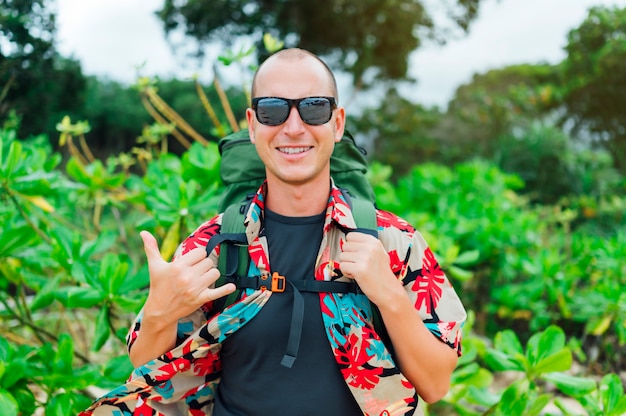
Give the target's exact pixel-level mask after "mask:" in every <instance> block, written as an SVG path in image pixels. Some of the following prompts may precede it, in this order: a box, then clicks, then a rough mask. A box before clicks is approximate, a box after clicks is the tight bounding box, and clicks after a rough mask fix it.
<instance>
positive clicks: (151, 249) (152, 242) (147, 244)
mask: <svg viewBox="0 0 626 416" xmlns="http://www.w3.org/2000/svg"><path fill="white" fill-rule="evenodd" d="M139 236H140V237H141V240H142V241H143V248H144V251H145V252H146V258H147V260H148V265H150V264H151V263H152V264H155V263H157V262H165V260H164V259H163V256H161V251H160V250H159V245H158V243H157V240H156V238H154V236H153V235H152V234H150V232H148V231H141V232H140V233H139Z"/></svg>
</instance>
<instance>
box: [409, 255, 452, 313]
mask: <svg viewBox="0 0 626 416" xmlns="http://www.w3.org/2000/svg"><path fill="white" fill-rule="evenodd" d="M444 281H445V275H444V273H443V271H442V270H441V267H439V263H437V260H436V259H435V255H434V254H433V252H432V251H430V248H427V249H426V250H424V256H423V260H422V274H421V276H418V277H417V279H415V281H414V282H413V287H412V289H413V291H415V292H416V293H417V299H416V300H415V307H416V308H417V309H422V307H423V306H425V307H426V313H428V314H432V308H433V307H437V304H438V303H439V299H441V293H442V289H441V286H442V285H443V282H444Z"/></svg>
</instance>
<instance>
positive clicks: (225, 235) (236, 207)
mask: <svg viewBox="0 0 626 416" xmlns="http://www.w3.org/2000/svg"><path fill="white" fill-rule="evenodd" d="M248 206H249V202H244V203H241V204H231V205H229V206H228V207H227V208H226V210H225V211H224V213H223V214H222V227H221V230H220V234H218V235H216V236H214V237H213V238H212V240H213V239H215V238H216V237H217V239H216V241H215V242H214V243H213V244H214V245H217V244H219V245H220V257H219V259H218V262H217V268H218V270H219V271H220V277H219V278H218V279H217V281H216V282H215V287H219V286H222V285H223V284H224V283H226V281H231V280H233V278H234V277H235V276H246V275H247V274H248V267H249V266H250V256H249V255H248V239H247V237H246V232H245V231H246V230H245V226H244V225H243V221H244V216H245V213H246V207H248ZM240 296H241V288H237V289H236V290H235V291H234V292H233V293H231V294H230V295H228V296H225V297H223V298H219V299H216V300H215V301H214V303H213V305H214V308H215V310H219V311H222V310H224V309H225V308H226V307H228V306H230V305H232V304H233V303H235V301H236V300H237V299H239V297H240Z"/></svg>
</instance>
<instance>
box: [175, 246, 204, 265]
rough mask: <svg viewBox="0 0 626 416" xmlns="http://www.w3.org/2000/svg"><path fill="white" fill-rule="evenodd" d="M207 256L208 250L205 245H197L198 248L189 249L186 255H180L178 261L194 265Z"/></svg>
mask: <svg viewBox="0 0 626 416" xmlns="http://www.w3.org/2000/svg"><path fill="white" fill-rule="evenodd" d="M206 258H207V256H206V250H205V249H204V247H196V248H194V249H192V250H189V251H188V252H187V253H185V254H184V255H182V256H180V257H179V258H178V259H177V261H179V262H180V264H184V265H188V266H193V265H195V264H197V263H199V262H201V261H203V260H204V259H206Z"/></svg>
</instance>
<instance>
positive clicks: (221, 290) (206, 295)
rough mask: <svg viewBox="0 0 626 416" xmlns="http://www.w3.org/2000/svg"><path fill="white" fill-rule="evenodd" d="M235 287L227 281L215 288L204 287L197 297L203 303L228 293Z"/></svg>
mask: <svg viewBox="0 0 626 416" xmlns="http://www.w3.org/2000/svg"><path fill="white" fill-rule="evenodd" d="M235 289H237V287H236V286H235V285H234V284H233V283H227V284H225V285H223V286H220V287H218V288H215V289H209V288H206V289H204V290H203V291H202V292H200V294H199V295H198V299H199V300H200V301H201V302H202V303H203V304H204V303H207V302H210V301H212V300H215V299H219V298H221V297H224V296H227V295H230V294H231V293H233V292H234V291H235Z"/></svg>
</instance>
